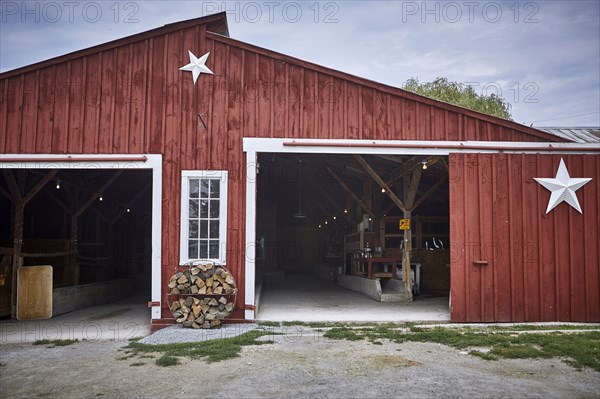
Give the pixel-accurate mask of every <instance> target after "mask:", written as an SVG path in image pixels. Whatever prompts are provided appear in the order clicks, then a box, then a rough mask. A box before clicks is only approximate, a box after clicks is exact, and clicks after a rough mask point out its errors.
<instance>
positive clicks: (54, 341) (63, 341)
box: [33, 339, 79, 348]
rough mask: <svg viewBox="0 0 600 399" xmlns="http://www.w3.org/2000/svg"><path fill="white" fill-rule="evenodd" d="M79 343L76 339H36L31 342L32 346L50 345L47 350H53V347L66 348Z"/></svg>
mask: <svg viewBox="0 0 600 399" xmlns="http://www.w3.org/2000/svg"><path fill="white" fill-rule="evenodd" d="M76 342H79V340H78V339H52V340H50V339H38V340H37V341H34V342H33V345H52V346H49V348H53V347H55V346H67V345H71V344H74V343H76Z"/></svg>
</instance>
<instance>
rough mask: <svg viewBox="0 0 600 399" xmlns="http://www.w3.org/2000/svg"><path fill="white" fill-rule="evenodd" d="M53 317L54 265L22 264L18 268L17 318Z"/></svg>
mask: <svg viewBox="0 0 600 399" xmlns="http://www.w3.org/2000/svg"><path fill="white" fill-rule="evenodd" d="M51 317H52V266H22V267H19V269H18V270H17V319H19V320H32V319H49V318H51Z"/></svg>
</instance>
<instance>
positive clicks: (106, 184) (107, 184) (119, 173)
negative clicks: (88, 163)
mask: <svg viewBox="0 0 600 399" xmlns="http://www.w3.org/2000/svg"><path fill="white" fill-rule="evenodd" d="M121 173H123V170H122V169H119V170H118V171H117V172H115V174H114V175H112V176H111V178H110V179H108V180H107V181H106V183H104V184H103V185H102V187H100V188H99V189H98V190H96V192H95V193H94V194H92V196H91V197H90V199H88V201H87V202H86V203H85V204H83V206H82V207H80V208H79V209H78V210H77V212H76V213H75V214H76V215H77V216H81V214H82V213H83V212H85V210H86V209H87V208H88V207H89V206H90V205H92V204H93V203H94V201H96V199H97V198H98V196H99V195H100V194H102V193H103V192H104V190H106V189H107V188H108V186H110V185H111V184H112V183H113V182H114V181H115V180H117V178H118V177H119V176H120V175H121Z"/></svg>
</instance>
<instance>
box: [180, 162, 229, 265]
mask: <svg viewBox="0 0 600 399" xmlns="http://www.w3.org/2000/svg"><path fill="white" fill-rule="evenodd" d="M215 178H218V179H219V182H220V186H219V193H220V198H219V201H220V203H219V257H218V258H210V259H202V260H208V261H212V262H217V263H220V264H223V265H224V264H225V263H226V259H227V186H228V181H229V179H228V172H227V171H226V170H182V171H181V220H180V224H179V232H180V234H179V264H180V265H183V264H185V263H187V262H190V261H195V260H198V259H191V258H188V239H189V238H188V237H189V205H188V201H189V195H190V192H189V191H190V185H189V180H190V179H215Z"/></svg>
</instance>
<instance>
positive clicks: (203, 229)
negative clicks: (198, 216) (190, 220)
mask: <svg viewBox="0 0 600 399" xmlns="http://www.w3.org/2000/svg"><path fill="white" fill-rule="evenodd" d="M200 238H208V220H201V221H200Z"/></svg>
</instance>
